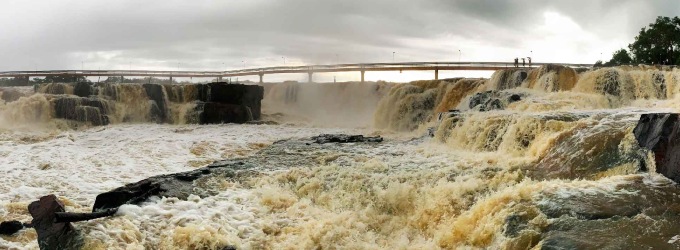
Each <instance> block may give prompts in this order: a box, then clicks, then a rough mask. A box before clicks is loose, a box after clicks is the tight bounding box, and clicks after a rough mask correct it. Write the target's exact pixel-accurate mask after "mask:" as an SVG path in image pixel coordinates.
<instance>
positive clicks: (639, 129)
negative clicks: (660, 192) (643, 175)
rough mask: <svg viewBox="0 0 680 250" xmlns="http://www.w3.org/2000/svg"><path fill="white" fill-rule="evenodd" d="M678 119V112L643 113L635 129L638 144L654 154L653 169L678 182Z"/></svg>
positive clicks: (679, 122)
mask: <svg viewBox="0 0 680 250" xmlns="http://www.w3.org/2000/svg"><path fill="white" fill-rule="evenodd" d="M678 130H680V121H679V120H678V114H673V113H656V114H643V115H642V116H641V117H640V121H639V122H638V124H637V126H636V127H635V130H634V131H633V132H634V133H635V139H637V141H638V145H640V147H642V148H646V149H648V150H650V151H651V152H652V154H653V155H654V161H655V165H656V169H655V171H656V172H657V173H659V174H662V175H664V176H666V177H668V178H669V179H671V180H673V181H675V182H676V183H680V134H679V131H678Z"/></svg>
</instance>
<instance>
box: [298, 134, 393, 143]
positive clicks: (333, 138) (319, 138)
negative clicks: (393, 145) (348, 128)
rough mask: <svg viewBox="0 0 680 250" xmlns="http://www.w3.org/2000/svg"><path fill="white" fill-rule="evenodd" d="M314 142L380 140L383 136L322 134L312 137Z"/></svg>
mask: <svg viewBox="0 0 680 250" xmlns="http://www.w3.org/2000/svg"><path fill="white" fill-rule="evenodd" d="M312 140H313V141H314V143H319V144H324V143H334V142H335V143H353V142H382V141H383V138H382V137H380V136H375V137H364V136H363V135H345V134H322V135H319V136H314V137H312Z"/></svg>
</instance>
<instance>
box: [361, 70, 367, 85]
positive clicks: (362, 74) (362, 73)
mask: <svg viewBox="0 0 680 250" xmlns="http://www.w3.org/2000/svg"><path fill="white" fill-rule="evenodd" d="M365 75H366V71H363V70H362V71H361V82H364V76H365Z"/></svg>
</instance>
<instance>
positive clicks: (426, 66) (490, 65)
mask: <svg viewBox="0 0 680 250" xmlns="http://www.w3.org/2000/svg"><path fill="white" fill-rule="evenodd" d="M547 64H548V63H533V64H531V66H528V65H529V64H526V66H522V65H521V64H520V66H519V67H517V68H519V69H530V68H535V67H539V66H542V65H547ZM553 64H555V63H553ZM559 65H564V66H567V67H572V68H589V67H592V66H593V65H592V64H564V63H561V64H559ZM510 68H516V67H515V66H514V63H512V62H510V63H508V62H405V63H404V62H402V63H363V64H328V65H310V66H283V67H266V68H251V69H241V70H227V71H156V70H48V71H5V72H0V77H26V76H29V77H45V76H60V75H61V76H64V75H67V76H135V77H235V76H262V75H267V74H290V73H308V74H310V73H328V72H349V71H357V72H369V71H429V70H501V69H510Z"/></svg>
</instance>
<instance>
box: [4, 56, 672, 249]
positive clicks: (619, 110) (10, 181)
mask: <svg viewBox="0 0 680 250" xmlns="http://www.w3.org/2000/svg"><path fill="white" fill-rule="evenodd" d="M121 88H126V89H127V90H128V91H132V92H134V91H135V90H134V88H135V87H132V86H126V87H121ZM39 91H42V92H43V93H40V94H36V95H32V96H29V97H24V98H22V99H19V100H18V101H16V102H11V103H7V104H4V105H2V106H0V112H1V113H0V114H2V117H3V118H2V119H3V120H2V121H3V123H2V124H3V126H2V128H1V130H0V174H2V176H3V182H2V183H0V221H4V220H21V221H28V220H30V215H29V214H28V211H27V205H28V203H30V202H31V201H34V200H36V199H37V198H39V197H40V196H43V195H47V194H52V193H53V194H56V195H57V196H58V197H59V198H60V199H61V200H63V201H64V202H65V205H66V209H67V210H68V211H79V212H86V211H89V210H90V209H91V207H92V205H93V203H94V198H95V197H96V195H97V194H99V193H102V192H106V191H109V190H111V189H113V188H116V187H119V186H122V185H124V184H127V183H131V182H136V181H139V180H142V179H144V178H147V177H150V176H154V175H159V174H167V173H176V172H182V171H189V170H193V169H196V168H198V167H201V166H205V165H207V164H210V163H212V162H214V161H220V160H228V159H247V160H248V161H249V162H250V163H254V164H255V165H256V166H255V167H254V168H253V169H250V170H249V171H248V172H247V174H243V175H242V176H240V177H238V178H230V179H227V178H224V179H220V178H216V179H214V180H211V181H210V182H208V183H200V184H197V185H198V186H200V188H205V189H210V190H211V192H213V193H214V194H215V195H213V196H207V197H203V198H201V197H199V196H191V197H189V199H187V200H179V199H177V198H172V197H170V198H167V197H166V198H162V197H158V198H153V199H151V200H150V201H148V202H146V203H145V204H142V205H140V206H136V205H124V206H123V207H121V209H120V211H119V212H118V214H117V215H116V216H114V217H111V218H104V219H97V220H93V221H88V222H78V223H74V224H75V226H76V227H77V228H78V229H79V230H81V232H82V235H83V238H84V245H83V248H84V249H221V248H223V247H225V246H235V247H236V248H238V249H460V248H463V249H466V248H472V249H541V248H544V249H622V248H634V249H647V248H655V249H672V248H680V224H678V223H677V222H678V221H680V187H678V185H677V184H675V183H673V182H672V181H670V180H668V179H667V178H665V177H663V176H660V175H658V174H656V173H654V171H653V170H654V165H653V161H652V160H650V157H651V156H650V155H649V154H648V153H647V152H646V151H645V150H643V149H640V148H639V147H638V146H637V142H636V141H635V138H634V136H633V134H632V130H633V128H634V127H635V125H636V124H637V121H638V119H639V116H640V114H642V113H649V112H677V111H678V110H679V109H680V102H678V101H677V98H680V94H679V93H680V72H676V71H675V70H667V69H666V70H663V69H653V68H615V69H600V70H596V71H592V70H591V71H586V72H576V71H574V70H572V69H568V68H562V67H558V66H548V67H542V68H540V69H536V70H532V71H529V72H523V71H517V70H507V71H499V72H496V73H495V74H494V75H493V77H492V78H491V79H450V80H442V81H419V82H413V83H407V84H391V83H337V84H319V85H307V84H298V83H283V84H276V85H275V84H271V85H266V86H265V100H264V101H263V105H264V116H263V119H264V120H267V121H276V122H278V124H275V125H274V124H270V125H233V124H227V125H207V126H199V125H186V124H183V123H184V122H183V121H181V119H175V120H176V121H177V122H176V123H177V124H163V125H156V124H148V123H146V124H145V123H133V124H130V123H123V121H124V120H126V118H125V117H126V114H133V115H134V117H141V118H139V119H142V120H143V119H144V118H143V117H146V114H145V113H144V112H147V111H146V110H148V109H147V108H144V109H139V110H132V111H130V110H127V111H128V112H127V113H125V112H123V111H126V110H117V111H116V112H111V113H112V114H115V115H116V118H115V119H111V120H112V124H111V125H108V126H101V127H89V126H82V125H79V124H77V125H78V126H74V124H73V123H71V122H65V121H62V120H59V119H54V118H53V117H52V116H51V113H50V108H51V106H50V105H51V104H50V98H54V97H51V95H55V93H51V92H50V91H49V90H39ZM179 91H180V92H181V91H182V90H179ZM64 93H65V94H68V89H66V90H65V91H64ZM169 95H178V94H176V93H174V94H169ZM112 101H116V100H112ZM117 101H119V102H123V103H127V104H124V105H122V107H127V106H125V105H128V106H134V105H132V104H134V100H117ZM470 103H474V104H477V105H473V107H471V105H470ZM179 104H181V105H179ZM179 104H178V105H176V106H175V107H176V108H177V107H182V106H187V107H190V106H191V103H184V102H180V103H179ZM144 105H149V104H146V103H144ZM145 107H148V106H145ZM116 109H120V108H116ZM122 109H126V108H122ZM170 109H171V111H172V110H173V109H174V108H173V107H170ZM180 109H181V108H180ZM452 109H457V110H459V112H451V113H445V114H444V115H443V116H442V117H441V118H440V117H439V116H438V112H444V111H448V110H452ZM37 110H39V111H37ZM173 112H174V111H173ZM175 113H178V112H175ZM27 114H30V115H27ZM137 122H139V121H137ZM26 124H29V125H30V126H24V125H26ZM74 128H75V129H74ZM428 128H432V129H430V131H431V134H432V136H428V135H427V134H428ZM322 133H349V134H365V135H382V136H383V137H385V138H386V140H385V141H384V142H382V143H351V144H314V143H311V142H310V141H309V137H311V136H314V135H318V134H322ZM642 166H645V167H642ZM37 247H38V245H37V242H36V233H35V231H34V230H31V229H27V230H23V231H21V232H20V233H18V234H16V235H14V236H2V238H1V239H0V248H9V249H36V248H37Z"/></svg>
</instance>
